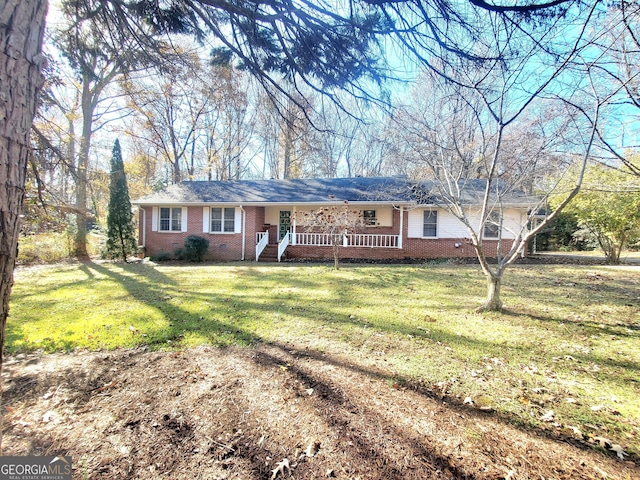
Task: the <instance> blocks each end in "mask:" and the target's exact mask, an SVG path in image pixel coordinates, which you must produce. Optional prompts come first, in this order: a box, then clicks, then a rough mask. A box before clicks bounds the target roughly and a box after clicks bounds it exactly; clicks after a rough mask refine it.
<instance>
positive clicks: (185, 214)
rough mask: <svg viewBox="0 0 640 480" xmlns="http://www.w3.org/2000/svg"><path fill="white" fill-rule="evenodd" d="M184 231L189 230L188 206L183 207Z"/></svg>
mask: <svg viewBox="0 0 640 480" xmlns="http://www.w3.org/2000/svg"><path fill="white" fill-rule="evenodd" d="M182 231H183V232H186V231H187V207H182Z"/></svg>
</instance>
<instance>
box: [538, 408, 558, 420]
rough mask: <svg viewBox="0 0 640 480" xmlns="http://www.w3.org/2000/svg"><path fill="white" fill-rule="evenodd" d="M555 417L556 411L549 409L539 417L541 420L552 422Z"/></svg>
mask: <svg viewBox="0 0 640 480" xmlns="http://www.w3.org/2000/svg"><path fill="white" fill-rule="evenodd" d="M555 418H556V412H554V411H553V410H549V411H548V412H547V413H545V414H544V415H543V416H541V417H540V420H542V421H543V422H553V421H554V420H555Z"/></svg>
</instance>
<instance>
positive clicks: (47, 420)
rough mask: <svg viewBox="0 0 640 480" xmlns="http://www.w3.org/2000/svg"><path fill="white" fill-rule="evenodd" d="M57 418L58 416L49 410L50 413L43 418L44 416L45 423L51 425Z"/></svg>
mask: <svg viewBox="0 0 640 480" xmlns="http://www.w3.org/2000/svg"><path fill="white" fill-rule="evenodd" d="M55 416H56V414H55V413H54V412H52V411H51V410H49V411H48V412H46V413H45V414H44V415H43V416H42V421H43V422H44V423H49V422H50V421H51V420H53V419H54V417H55Z"/></svg>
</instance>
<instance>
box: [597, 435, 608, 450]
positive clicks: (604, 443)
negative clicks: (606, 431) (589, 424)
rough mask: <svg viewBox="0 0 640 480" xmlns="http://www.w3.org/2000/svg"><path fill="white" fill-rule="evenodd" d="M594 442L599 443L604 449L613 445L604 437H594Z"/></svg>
mask: <svg viewBox="0 0 640 480" xmlns="http://www.w3.org/2000/svg"><path fill="white" fill-rule="evenodd" d="M593 441H594V442H597V443H598V445H600V446H601V447H602V448H607V445H611V440H609V439H608V438H604V437H593Z"/></svg>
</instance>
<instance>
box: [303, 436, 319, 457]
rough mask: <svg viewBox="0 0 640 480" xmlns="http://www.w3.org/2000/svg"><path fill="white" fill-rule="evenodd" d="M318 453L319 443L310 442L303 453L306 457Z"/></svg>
mask: <svg viewBox="0 0 640 480" xmlns="http://www.w3.org/2000/svg"><path fill="white" fill-rule="evenodd" d="M319 451H320V442H318V441H315V440H312V441H311V442H310V443H309V446H308V447H307V450H306V451H305V452H304V453H305V454H306V455H307V457H313V456H315V455H316V454H317V453H318V452H319Z"/></svg>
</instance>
